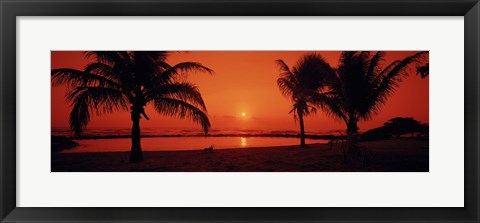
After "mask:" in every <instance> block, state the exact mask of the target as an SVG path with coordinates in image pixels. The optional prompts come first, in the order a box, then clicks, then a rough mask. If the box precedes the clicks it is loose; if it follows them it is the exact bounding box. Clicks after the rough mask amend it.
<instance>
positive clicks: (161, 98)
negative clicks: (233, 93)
mask: <svg viewBox="0 0 480 223" xmlns="http://www.w3.org/2000/svg"><path fill="white" fill-rule="evenodd" d="M85 56H86V57H87V58H90V57H94V58H95V59H96V61H95V62H93V63H90V64H88V65H87V66H86V67H85V69H84V70H76V69H70V68H61V69H53V70H52V71H51V74H52V84H53V86H56V85H61V84H68V85H69V91H68V92H67V94H66V99H67V101H69V102H70V103H71V106H72V111H71V113H70V129H71V130H72V131H74V132H75V134H76V135H80V134H81V133H82V131H83V130H84V129H85V127H86V126H87V124H88V122H89V121H90V117H91V115H92V112H95V113H96V114H97V115H100V114H104V113H112V112H114V111H130V113H131V117H130V118H131V120H132V123H133V124H132V145H131V152H130V162H142V161H143V155H142V147H141V143H140V119H141V116H143V117H145V119H147V120H149V118H148V116H147V114H146V113H145V110H144V107H145V106H146V105H147V104H152V105H153V107H154V109H155V110H156V111H157V112H158V113H160V114H162V115H166V116H171V117H178V118H188V119H191V120H192V121H194V122H196V123H198V124H200V125H201V126H202V129H203V130H204V132H205V134H207V132H208V130H209V128H210V121H209V119H208V116H207V114H206V112H207V109H206V107H205V103H204V101H203V98H202V96H201V94H200V92H199V90H198V88H197V87H196V86H195V85H193V84H191V83H188V82H186V81H182V80H184V78H183V77H185V75H186V74H187V73H189V72H191V71H200V72H206V73H212V70H210V69H209V68H207V67H205V66H203V65H201V64H200V63H196V62H183V63H179V64H176V65H174V66H171V65H169V64H168V63H166V58H167V56H168V53H167V52H154V51H95V52H94V51H90V52H86V53H85Z"/></svg>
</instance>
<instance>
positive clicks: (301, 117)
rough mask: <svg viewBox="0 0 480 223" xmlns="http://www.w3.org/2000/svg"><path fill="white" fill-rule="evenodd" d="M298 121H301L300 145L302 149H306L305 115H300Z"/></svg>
mask: <svg viewBox="0 0 480 223" xmlns="http://www.w3.org/2000/svg"><path fill="white" fill-rule="evenodd" d="M298 119H299V120H300V145H301V146H302V147H305V129H304V128H305V127H304V124H303V114H302V113H299V114H298Z"/></svg>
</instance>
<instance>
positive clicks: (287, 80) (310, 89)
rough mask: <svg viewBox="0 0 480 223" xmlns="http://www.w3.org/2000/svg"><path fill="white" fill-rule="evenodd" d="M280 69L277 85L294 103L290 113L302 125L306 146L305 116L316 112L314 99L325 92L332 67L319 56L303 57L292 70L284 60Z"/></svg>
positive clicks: (280, 63)
mask: <svg viewBox="0 0 480 223" xmlns="http://www.w3.org/2000/svg"><path fill="white" fill-rule="evenodd" d="M276 62H277V65H278V66H279V68H280V78H278V79H277V85H278V87H279V89H280V91H281V92H282V94H283V95H284V96H286V97H289V98H290V100H291V101H292V103H293V108H292V110H291V111H290V113H293V117H294V120H295V121H297V120H298V121H299V123H300V145H301V146H305V129H304V128H305V127H304V120H303V118H304V117H305V116H308V115H310V114H311V113H315V112H316V108H315V104H314V101H313V98H315V97H319V96H318V95H320V94H322V93H323V91H324V90H325V86H326V83H327V78H326V77H327V75H323V74H325V73H327V74H330V75H333V73H331V72H333V70H332V68H330V65H329V64H328V63H327V62H326V61H325V60H324V59H323V57H321V56H320V55H317V54H309V55H305V56H303V57H302V58H301V59H300V60H299V61H298V62H297V64H296V65H295V66H294V67H293V68H292V69H290V67H288V65H287V64H286V63H285V62H284V61H283V60H277V61H276Z"/></svg>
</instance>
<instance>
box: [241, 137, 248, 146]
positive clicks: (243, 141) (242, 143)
mask: <svg viewBox="0 0 480 223" xmlns="http://www.w3.org/2000/svg"><path fill="white" fill-rule="evenodd" d="M240 145H242V146H243V147H246V146H247V138H246V137H240Z"/></svg>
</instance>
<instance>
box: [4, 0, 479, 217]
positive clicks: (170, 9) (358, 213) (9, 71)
mask: <svg viewBox="0 0 480 223" xmlns="http://www.w3.org/2000/svg"><path fill="white" fill-rule="evenodd" d="M0 15H1V27H0V28H1V43H0V44H1V47H0V48H1V56H0V57H1V58H0V59H1V62H0V66H1V75H0V84H1V89H0V106H1V107H0V108H1V112H0V122H1V123H0V125H1V128H0V137H1V138H0V145H1V148H0V159H1V161H0V163H1V165H0V174H1V175H0V199H1V201H0V219H1V221H2V222H27V221H28V222H372V221H379V222H407V221H408V222H479V221H480V217H479V213H480V212H479V179H480V178H479V169H480V166H479V153H478V148H479V147H478V146H479V143H478V139H477V138H478V137H479V135H478V127H479V119H478V112H479V103H478V100H479V90H478V87H479V86H480V85H479V64H480V60H479V54H480V44H479V42H480V4H479V2H478V0H464V1H459V0H418V1H415V0H408V1H407V0H405V1H399V0H392V1H387V0H337V1H332V0H297V1H295V0H286V1H281V0H258V1H251V0H244V1H238V0H231V1H227V0H197V1H195V0H159V1H158V0H157V1H151V0H142V1H135V0H99V1H88V0H87V1H80V0H63V1H57V0H38V1H33V0H19V1H14V0H0ZM17 16H463V17H464V25H465V27H464V28H465V29H464V32H465V33H464V36H465V55H464V57H465V172H464V174H465V177H464V179H465V207H463V208H414V207H409V208H374V207H371V208H333V207H332V208H250V207H249V208H217V207H215V208H173V207H172V208H93V207H89V208H57V207H51V208H27V207H16V140H17V139H16V112H17V111H16V17H17ZM446 44H448V43H446ZM452 149H457V148H452ZM458 149H460V148H458Z"/></svg>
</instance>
